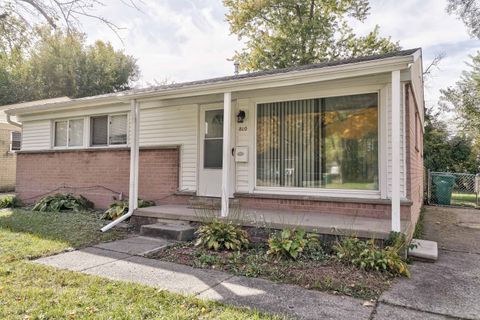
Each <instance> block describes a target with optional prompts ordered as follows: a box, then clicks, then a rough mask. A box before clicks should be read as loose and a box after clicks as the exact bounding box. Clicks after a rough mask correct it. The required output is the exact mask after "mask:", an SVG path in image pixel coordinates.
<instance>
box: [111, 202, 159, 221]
mask: <svg viewBox="0 0 480 320" xmlns="http://www.w3.org/2000/svg"><path fill="white" fill-rule="evenodd" d="M154 205H155V202H154V201H147V200H142V199H138V207H139V208H145V207H151V206H154ZM127 212H128V200H124V201H118V202H114V203H112V204H111V205H110V206H109V207H108V209H107V210H105V212H104V213H103V216H102V218H103V219H108V220H115V219H117V218H120V217H121V216H123V215H124V214H125V213H127Z"/></svg>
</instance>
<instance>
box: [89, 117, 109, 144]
mask: <svg viewBox="0 0 480 320" xmlns="http://www.w3.org/2000/svg"><path fill="white" fill-rule="evenodd" d="M107 138H108V116H100V117H91V118H90V144H91V145H92V146H106V145H107V144H108V140H107Z"/></svg>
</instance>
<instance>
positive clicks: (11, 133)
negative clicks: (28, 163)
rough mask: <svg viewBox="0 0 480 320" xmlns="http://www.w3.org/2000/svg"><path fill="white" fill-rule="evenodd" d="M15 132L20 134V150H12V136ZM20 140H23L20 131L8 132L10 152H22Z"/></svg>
mask: <svg viewBox="0 0 480 320" xmlns="http://www.w3.org/2000/svg"><path fill="white" fill-rule="evenodd" d="M15 132H19V133H20V149H18V150H13V134H14V133H15ZM22 140H23V136H22V131H10V152H12V153H15V152H17V151H20V150H22Z"/></svg>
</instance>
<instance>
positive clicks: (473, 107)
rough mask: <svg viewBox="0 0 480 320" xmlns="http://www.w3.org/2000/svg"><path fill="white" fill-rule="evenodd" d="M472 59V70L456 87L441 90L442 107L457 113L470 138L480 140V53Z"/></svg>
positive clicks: (466, 73)
mask: <svg viewBox="0 0 480 320" xmlns="http://www.w3.org/2000/svg"><path fill="white" fill-rule="evenodd" d="M470 58H471V63H469V64H468V65H469V66H470V68H471V69H470V70H465V71H463V73H462V76H461V78H460V80H459V81H457V82H456V83H455V86H453V87H449V88H447V89H442V90H440V92H441V94H442V96H441V105H442V107H443V108H444V109H445V110H447V111H452V112H454V113H455V115H456V118H457V120H458V122H459V124H460V126H461V127H462V128H463V129H464V131H465V132H466V134H467V135H468V136H470V137H471V138H472V139H474V140H480V51H479V52H477V55H476V56H471V57H470ZM479 142H480V141H479Z"/></svg>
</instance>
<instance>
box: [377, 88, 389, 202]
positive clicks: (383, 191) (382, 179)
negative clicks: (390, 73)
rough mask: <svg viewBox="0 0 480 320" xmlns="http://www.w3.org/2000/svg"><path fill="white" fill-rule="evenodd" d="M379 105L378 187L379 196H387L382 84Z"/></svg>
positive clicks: (385, 115)
mask: <svg viewBox="0 0 480 320" xmlns="http://www.w3.org/2000/svg"><path fill="white" fill-rule="evenodd" d="M379 98H380V99H379V100H380V106H379V111H380V114H379V121H380V125H379V130H380V132H379V137H378V144H379V148H378V150H379V153H380V155H379V170H380V171H379V182H378V183H379V188H380V197H381V198H382V199H387V198H388V147H387V142H388V86H384V87H383V88H382V89H381V90H380V97H379Z"/></svg>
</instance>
